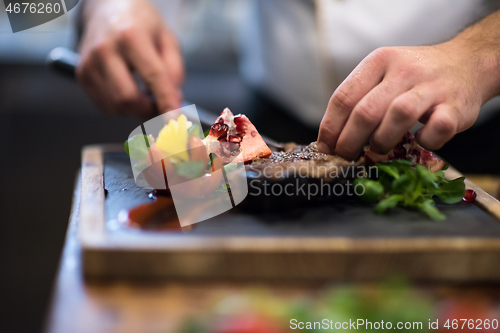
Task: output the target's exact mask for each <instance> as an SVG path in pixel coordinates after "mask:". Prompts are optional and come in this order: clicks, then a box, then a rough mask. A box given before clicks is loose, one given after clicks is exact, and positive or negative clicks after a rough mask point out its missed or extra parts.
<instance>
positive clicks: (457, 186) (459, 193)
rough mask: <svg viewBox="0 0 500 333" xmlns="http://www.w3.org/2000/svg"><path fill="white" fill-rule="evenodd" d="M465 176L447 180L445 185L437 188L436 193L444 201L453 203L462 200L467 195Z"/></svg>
mask: <svg viewBox="0 0 500 333" xmlns="http://www.w3.org/2000/svg"><path fill="white" fill-rule="evenodd" d="M464 179H465V177H460V178H457V179H454V180H451V181H447V182H446V183H445V184H444V185H443V186H441V187H440V188H438V189H437V191H436V195H437V196H438V197H439V199H441V200H443V202H446V203H449V204H453V203H457V202H460V201H461V200H462V198H463V197H464V195H465V183H464Z"/></svg>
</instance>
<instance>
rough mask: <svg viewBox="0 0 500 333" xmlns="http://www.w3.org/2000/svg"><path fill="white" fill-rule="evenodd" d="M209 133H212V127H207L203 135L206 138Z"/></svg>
mask: <svg viewBox="0 0 500 333" xmlns="http://www.w3.org/2000/svg"><path fill="white" fill-rule="evenodd" d="M209 134H210V128H209V129H207V130H206V131H205V132H204V133H203V135H204V136H205V138H206V137H207V136H208V135H209Z"/></svg>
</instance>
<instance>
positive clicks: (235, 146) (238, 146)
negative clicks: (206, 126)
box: [229, 142, 240, 151]
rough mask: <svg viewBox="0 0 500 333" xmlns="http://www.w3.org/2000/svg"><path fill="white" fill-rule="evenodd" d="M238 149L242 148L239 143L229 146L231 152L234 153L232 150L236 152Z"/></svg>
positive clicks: (232, 143)
mask: <svg viewBox="0 0 500 333" xmlns="http://www.w3.org/2000/svg"><path fill="white" fill-rule="evenodd" d="M238 148H240V144H239V143H237V142H231V143H230V144H229V149H230V150H231V151H232V150H236V149H238Z"/></svg>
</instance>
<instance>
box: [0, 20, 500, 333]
mask: <svg viewBox="0 0 500 333" xmlns="http://www.w3.org/2000/svg"><path fill="white" fill-rule="evenodd" d="M4 14H5V12H2V13H1V14H0V145H1V150H0V177H1V179H0V332H37V331H39V330H40V329H41V328H42V325H43V320H44V316H45V312H46V311H47V307H48V303H49V301H50V295H51V288H52V287H53V283H54V278H55V273H56V270H57V266H58V262H59V258H60V254H61V250H62V247H63V242H64V236H65V232H66V227H67V222H68V217H69V214H70V208H71V200H72V196H73V189H74V184H75V179H76V175H77V172H78V169H79V166H80V151H81V148H82V147H83V146H84V145H89V144H95V143H108V142H123V141H124V140H125V139H126V138H127V137H128V134H129V133H130V132H131V131H132V130H133V129H134V128H135V127H136V126H138V125H139V124H140V120H137V119H132V118H118V117H111V116H106V115H104V114H102V113H100V112H99V111H98V110H97V109H96V108H95V107H94V106H93V105H92V104H91V103H90V101H89V100H88V99H87V97H86V96H85V95H84V93H83V92H82V90H81V89H80V88H79V86H78V85H77V83H75V82H73V81H71V80H69V79H67V78H65V77H61V76H59V75H58V74H57V73H54V72H51V71H50V70H49V69H48V68H47V67H46V65H45V57H46V55H47V53H48V52H49V51H50V50H51V49H52V48H53V47H57V46H67V47H73V46H74V44H75V37H74V32H73V24H74V23H73V20H74V17H72V16H71V15H69V16H68V15H65V16H63V17H61V18H59V19H57V20H55V21H52V22H50V23H48V24H46V25H43V26H41V27H39V28H34V29H31V30H28V31H26V32H21V33H18V34H15V35H14V34H12V32H11V30H10V27H9V25H8V21H7V19H6V17H5V15H4ZM228 15H231V13H229V14H228ZM73 16H74V15H73ZM210 22H211V23H209V24H207V25H206V26H202V27H198V29H201V30H203V31H204V33H205V34H209V35H210V34H211V35H213V36H217V37H218V38H219V39H220V40H224V39H225V40H226V42H227V43H225V44H224V45H225V46H224V45H219V46H217V47H215V48H212V52H211V57H208V58H207V57H202V56H201V54H203V51H204V50H203V47H207V46H206V45H205V46H203V45H201V46H200V45H199V44H196V43H194V42H193V41H192V40H189V38H187V39H186V40H187V42H186V43H185V45H184V47H185V52H186V63H187V80H186V85H185V90H184V92H185V97H186V100H188V101H190V102H192V103H195V104H197V105H198V106H202V107H204V108H206V109H208V110H211V111H213V112H220V111H221V110H222V109H223V108H224V107H226V106H227V107H230V108H231V109H232V110H233V111H235V112H236V113H240V112H244V113H247V114H249V116H250V118H251V119H252V121H253V122H254V123H255V124H256V125H257V127H258V128H259V130H260V131H261V132H262V133H264V134H266V135H269V136H271V137H273V138H275V139H277V140H282V141H292V140H294V141H298V142H302V143H307V142H309V141H312V140H315V136H316V129H311V128H307V127H305V126H303V125H301V124H300V123H299V122H298V121H296V120H294V119H292V118H290V117H289V116H287V114H286V113H285V110H284V109H283V108H282V107H281V106H280V105H278V104H277V103H275V102H273V101H272V100H271V99H269V98H268V97H266V96H265V93H263V92H255V91H254V90H252V89H250V88H248V87H247V86H245V84H244V83H243V81H242V80H241V78H240V76H239V73H238V66H237V53H236V51H235V49H236V48H235V47H233V46H234V45H232V42H231V41H232V39H233V38H234V36H231V33H230V31H229V30H228V29H226V28H225V27H224V25H223V23H220V22H223V20H220V21H218V22H219V24H215V23H214V22H217V20H212V21H210ZM193 45H194V46H193ZM196 45H198V46H196ZM214 49H215V50H216V51H215V52H214V51H213V50H214ZM499 124H500V115H498V114H497V115H496V116H495V117H494V118H492V119H490V120H489V121H487V122H484V123H483V124H482V125H479V126H476V127H474V128H472V129H471V130H469V131H467V132H466V133H463V134H459V135H457V137H456V138H455V139H453V140H452V142H450V143H449V144H448V145H447V146H446V147H445V148H443V149H442V150H441V151H440V152H439V153H440V154H441V155H442V156H443V157H445V158H446V159H448V161H449V162H451V164H453V165H454V166H455V167H456V168H458V169H459V170H461V171H462V172H465V173H494V174H498V173H500V158H498V156H497V154H498V152H499V151H500V139H499V135H498V125H499Z"/></svg>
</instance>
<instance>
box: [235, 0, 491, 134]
mask: <svg viewBox="0 0 500 333" xmlns="http://www.w3.org/2000/svg"><path fill="white" fill-rule="evenodd" d="M482 10H483V2H482V1H481V0H316V1H315V3H312V1H306V0H253V1H250V2H249V10H248V15H247V21H245V22H242V30H241V32H242V33H241V38H240V40H241V43H242V44H241V48H242V66H241V69H242V73H243V75H244V77H245V78H246V79H247V80H248V82H250V83H251V84H252V85H254V86H256V87H259V89H262V90H263V91H265V92H267V93H269V94H270V95H271V96H273V97H274V98H276V99H277V100H278V101H280V102H281V103H282V104H284V105H286V106H287V107H288V109H290V110H291V111H292V112H293V113H294V114H295V115H296V116H297V117H299V118H300V119H301V120H303V121H304V122H305V123H307V124H309V125H312V126H317V125H318V124H319V122H320V121H321V118H322V117H323V114H324V112H325V109H326V105H327V103H328V99H329V98H330V96H331V95H332V93H333V91H334V90H335V88H336V87H337V86H338V85H339V84H340V83H341V82H342V81H343V80H344V79H345V78H346V77H347V76H348V75H349V73H350V72H351V71H352V70H353V69H354V68H355V67H356V65H357V64H358V63H359V62H360V61H361V60H362V59H363V58H364V57H365V56H367V55H368V54H369V53H370V52H371V51H373V50H375V49H376V48H378V47H381V46H411V45H429V44H435V43H439V42H443V41H445V40H447V39H449V38H451V37H453V36H454V35H456V34H457V33H458V32H459V31H460V30H461V29H463V28H464V27H465V26H466V25H468V24H470V23H471V22H473V21H474V20H475V19H476V18H477V17H478V14H479V13H480V12H481V11H482Z"/></svg>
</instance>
